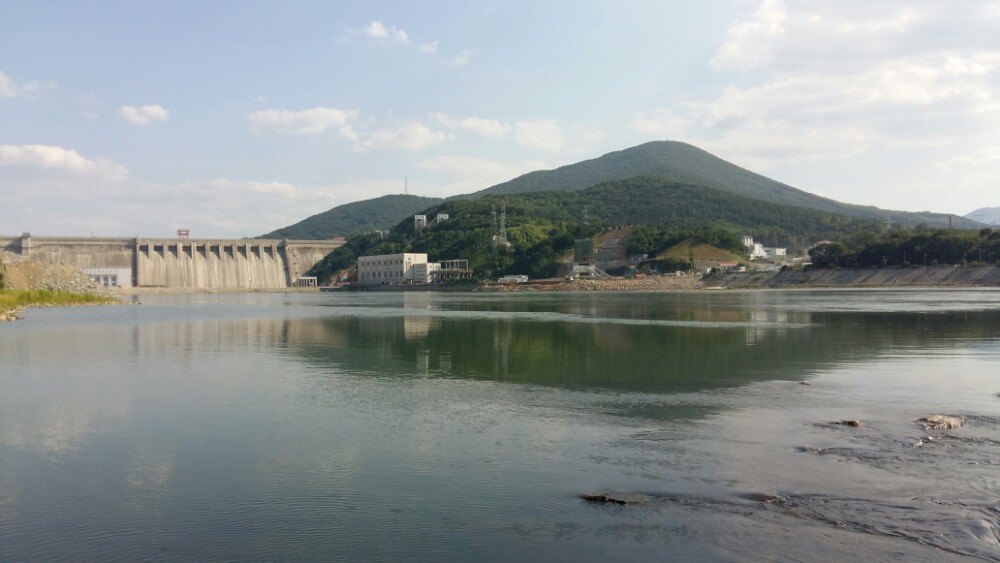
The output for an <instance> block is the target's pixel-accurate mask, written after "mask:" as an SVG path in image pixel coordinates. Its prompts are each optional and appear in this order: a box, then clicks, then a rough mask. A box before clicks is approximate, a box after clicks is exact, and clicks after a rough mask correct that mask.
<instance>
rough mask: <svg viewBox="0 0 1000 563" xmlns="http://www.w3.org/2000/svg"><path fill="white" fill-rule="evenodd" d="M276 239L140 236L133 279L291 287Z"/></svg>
mask: <svg viewBox="0 0 1000 563" xmlns="http://www.w3.org/2000/svg"><path fill="white" fill-rule="evenodd" d="M279 242H280V241H259V242H258V241H254V242H250V241H240V242H235V241H189V242H185V241H178V240H173V241H162V240H161V241H147V240H140V241H138V243H137V248H136V269H135V279H136V285H137V286H138V287H176V288H189V289H275V288H282V287H289V286H290V285H291V282H292V281H295V280H294V279H293V280H289V278H288V271H287V269H286V267H285V266H286V262H285V256H284V254H285V253H284V251H283V250H279V246H278V245H279ZM296 279H297V278H296Z"/></svg>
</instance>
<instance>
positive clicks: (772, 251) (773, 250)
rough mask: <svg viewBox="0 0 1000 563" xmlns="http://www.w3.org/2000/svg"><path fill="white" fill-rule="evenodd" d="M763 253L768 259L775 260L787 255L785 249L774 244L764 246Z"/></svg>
mask: <svg viewBox="0 0 1000 563" xmlns="http://www.w3.org/2000/svg"><path fill="white" fill-rule="evenodd" d="M764 255H765V256H766V257H767V259H768V260H777V259H779V258H784V257H786V256H788V251H787V249H784V248H780V247H775V246H765V247H764Z"/></svg>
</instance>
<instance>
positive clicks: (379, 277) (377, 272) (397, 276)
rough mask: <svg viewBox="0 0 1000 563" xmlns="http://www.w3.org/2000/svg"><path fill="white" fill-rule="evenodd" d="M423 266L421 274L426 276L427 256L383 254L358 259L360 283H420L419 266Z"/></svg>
mask: <svg viewBox="0 0 1000 563" xmlns="http://www.w3.org/2000/svg"><path fill="white" fill-rule="evenodd" d="M420 264H423V265H424V266H423V267H422V268H420V272H421V273H422V274H423V275H424V276H426V275H427V274H428V273H429V271H428V268H427V266H426V264H427V255H426V254H413V253H406V254H383V255H380V256H359V257H358V283H360V284H364V285H381V284H392V283H406V282H420V281H424V279H422V278H420V277H419V275H418V268H417V266H418V265H420Z"/></svg>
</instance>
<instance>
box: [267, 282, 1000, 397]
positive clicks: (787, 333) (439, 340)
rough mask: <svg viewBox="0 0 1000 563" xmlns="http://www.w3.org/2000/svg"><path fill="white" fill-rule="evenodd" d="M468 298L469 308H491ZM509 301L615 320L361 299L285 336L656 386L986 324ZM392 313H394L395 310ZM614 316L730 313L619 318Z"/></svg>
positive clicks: (801, 371)
mask: <svg viewBox="0 0 1000 563" xmlns="http://www.w3.org/2000/svg"><path fill="white" fill-rule="evenodd" d="M475 305H476V311H483V310H486V309H487V308H486V307H482V306H481V305H483V304H481V303H476V304H475ZM489 306H490V307H497V306H499V307H503V304H502V303H499V304H498V303H491V304H489ZM508 306H509V305H508ZM513 307H515V308H516V310H517V311H519V312H523V311H524V310H525V309H534V310H533V311H532V312H534V313H538V314H550V313H559V314H563V315H582V316H585V317H596V318H607V319H611V321H609V322H607V323H604V322H576V321H575V320H574V317H568V318H566V319H564V320H559V318H558V317H556V318H555V319H553V320H550V321H539V320H536V319H532V318H528V319H524V318H517V317H515V318H509V319H505V318H495V319H484V318H480V317H475V316H472V317H470V318H463V317H462V316H459V315H454V314H451V313H454V312H455V311H454V310H450V311H448V313H450V314H448V315H445V316H436V315H435V311H436V310H435V309H428V308H426V307H418V308H412V309H411V308H408V307H406V306H404V307H403V308H401V309H396V310H391V312H390V310H385V309H382V310H381V311H380V312H379V314H378V315H374V316H369V315H367V314H366V313H365V312H364V311H363V310H360V309H359V310H358V312H357V315H356V316H355V315H350V316H337V317H328V318H324V319H308V320H299V321H289V323H291V324H304V325H305V326H309V327H310V328H308V329H306V328H305V326H300V327H298V329H297V330H296V332H298V333H302V334H311V337H310V338H309V343H308V344H306V345H300V344H299V343H297V342H295V341H293V340H289V341H287V342H286V345H287V347H288V348H289V351H290V352H293V353H295V354H296V355H297V356H299V357H301V358H303V359H305V360H307V361H310V362H314V363H317V364H327V365H329V366H330V367H331V368H335V369H338V370H343V371H346V372H348V373H365V374H380V375H390V376H397V375H398V376H405V375H409V374H413V373H420V374H431V375H437V376H440V377H456V378H465V379H480V380H493V381H506V382H511V383H518V384H530V385H544V386H554V387H563V388H575V389H588V388H591V389H607V390H614V391H622V392H651V393H654V392H655V393H663V392H680V391H692V390H697V389H706V388H712V387H717V386H729V385H739V384H742V383H746V382H749V381H755V380H768V379H800V378H803V377H804V376H806V375H808V374H809V373H812V372H814V371H816V370H822V369H826V368H830V367H833V366H835V365H837V364H840V363H843V362H850V361H855V360H865V361H867V360H871V359H872V358H873V357H876V356H878V355H883V354H891V353H899V352H901V351H905V350H906V349H908V348H913V347H920V348H928V347H930V348H936V347H945V348H947V347H952V346H956V341H965V340H967V339H977V338H983V337H984V336H987V335H988V333H989V331H990V317H989V315H988V313H942V314H916V313H898V312H897V313H850V314H843V313H815V312H813V313H810V312H804V311H787V310H778V309H763V308H739V307H730V308H688V309H683V310H678V311H670V310H664V309H662V308H660V309H657V308H653V307H646V306H645V305H644V304H643V303H642V302H641V301H640V300H633V301H632V302H629V303H622V304H617V305H612V306H603V307H602V306H594V305H582V304H579V303H575V304H565V305H563V304H556V305H555V306H550V307H540V306H538V304H531V307H523V306H522V307H517V306H516V305H514V306H513ZM396 312H398V316H394V314H392V313H396ZM678 313H679V314H678ZM615 318H625V319H633V320H644V321H657V320H667V319H668V318H669V319H670V320H683V321H691V322H697V323H732V324H728V325H726V324H721V325H719V324H713V325H710V326H705V327H700V326H665V325H656V324H619V323H617V322H614V320H613V319H615ZM993 320H995V318H994V319H993ZM291 332H292V331H289V333H291ZM318 342H323V343H324V344H325V345H317V343H318Z"/></svg>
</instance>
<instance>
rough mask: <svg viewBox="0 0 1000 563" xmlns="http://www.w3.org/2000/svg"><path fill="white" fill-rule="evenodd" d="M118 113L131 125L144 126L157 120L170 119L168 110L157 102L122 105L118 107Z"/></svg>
mask: <svg viewBox="0 0 1000 563" xmlns="http://www.w3.org/2000/svg"><path fill="white" fill-rule="evenodd" d="M118 115H121V116H122V118H124V119H125V121H128V122H129V123H131V124H132V125H138V126H140V127H144V126H146V125H149V124H151V123H155V122H157V121H167V120H168V119H170V112H169V111H167V110H166V109H165V108H164V107H163V106H161V105H159V104H152V105H148V106H140V107H135V106H122V107H120V108H118Z"/></svg>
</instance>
